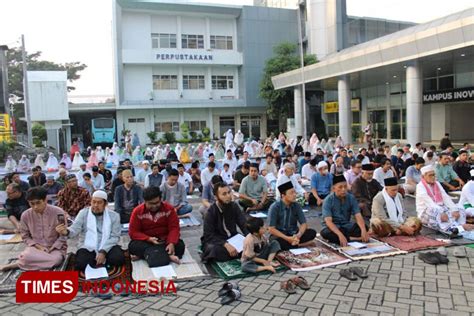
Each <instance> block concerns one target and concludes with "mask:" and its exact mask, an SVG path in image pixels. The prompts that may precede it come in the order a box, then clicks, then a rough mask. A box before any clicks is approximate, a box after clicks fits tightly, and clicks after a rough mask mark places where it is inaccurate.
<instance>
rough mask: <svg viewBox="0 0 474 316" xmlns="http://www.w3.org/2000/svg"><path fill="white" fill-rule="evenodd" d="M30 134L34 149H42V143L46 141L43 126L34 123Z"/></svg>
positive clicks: (46, 137)
mask: <svg viewBox="0 0 474 316" xmlns="http://www.w3.org/2000/svg"><path fill="white" fill-rule="evenodd" d="M31 132H32V134H33V143H34V144H35V146H36V147H43V141H45V140H48V136H47V133H46V128H44V126H43V124H40V123H34V124H33V126H32V127H31Z"/></svg>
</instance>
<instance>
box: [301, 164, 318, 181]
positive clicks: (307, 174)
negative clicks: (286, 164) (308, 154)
mask: <svg viewBox="0 0 474 316" xmlns="http://www.w3.org/2000/svg"><path fill="white" fill-rule="evenodd" d="M311 167H312V166H311V165H310V164H309V163H307V164H305V165H304V166H303V168H301V176H302V177H303V178H306V179H309V180H311V177H312V176H313V174H315V173H316V170H314V169H313V168H311Z"/></svg>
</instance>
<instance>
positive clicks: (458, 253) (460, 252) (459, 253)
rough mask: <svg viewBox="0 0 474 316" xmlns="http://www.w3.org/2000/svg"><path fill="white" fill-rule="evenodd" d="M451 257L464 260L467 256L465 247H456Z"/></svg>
mask: <svg viewBox="0 0 474 316" xmlns="http://www.w3.org/2000/svg"><path fill="white" fill-rule="evenodd" d="M453 256H455V257H457V258H465V257H466V256H467V252H466V248H465V247H456V248H454V250H453Z"/></svg>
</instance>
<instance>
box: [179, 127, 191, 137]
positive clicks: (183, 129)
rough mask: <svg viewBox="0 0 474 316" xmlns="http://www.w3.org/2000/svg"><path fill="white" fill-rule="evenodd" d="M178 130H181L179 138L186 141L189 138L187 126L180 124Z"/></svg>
mask: <svg viewBox="0 0 474 316" xmlns="http://www.w3.org/2000/svg"><path fill="white" fill-rule="evenodd" d="M180 128H181V136H182V137H183V138H184V139H188V138H189V126H188V124H187V123H183V124H181V126H180Z"/></svg>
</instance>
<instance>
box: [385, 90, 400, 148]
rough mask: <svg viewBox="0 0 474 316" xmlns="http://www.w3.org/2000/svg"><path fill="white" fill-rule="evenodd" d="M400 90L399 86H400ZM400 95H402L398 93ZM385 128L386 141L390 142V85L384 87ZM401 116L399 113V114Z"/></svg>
mask: <svg viewBox="0 0 474 316" xmlns="http://www.w3.org/2000/svg"><path fill="white" fill-rule="evenodd" d="M400 89H401V85H400ZM400 93H402V92H401V91H400ZM385 102H386V103H385V111H386V112H385V126H386V127H387V137H386V139H387V140H388V141H391V140H392V115H391V114H392V113H391V104H390V85H389V84H386V85H385ZM400 115H401V113H400Z"/></svg>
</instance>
